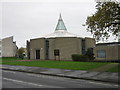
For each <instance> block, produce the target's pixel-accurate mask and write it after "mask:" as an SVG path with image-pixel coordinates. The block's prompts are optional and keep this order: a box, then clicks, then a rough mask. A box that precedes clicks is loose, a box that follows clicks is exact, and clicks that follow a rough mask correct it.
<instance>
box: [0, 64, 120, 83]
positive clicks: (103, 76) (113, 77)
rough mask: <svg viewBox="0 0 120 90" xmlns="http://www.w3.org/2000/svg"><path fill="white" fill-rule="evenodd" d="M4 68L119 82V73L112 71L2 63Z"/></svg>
mask: <svg viewBox="0 0 120 90" xmlns="http://www.w3.org/2000/svg"><path fill="white" fill-rule="evenodd" d="M2 69H3V70H11V71H20V72H27V73H35V74H42V75H51V76H58V77H66V78H74V79H84V80H94V81H102V82H109V83H119V81H118V79H119V78H118V73H112V72H97V71H83V70H67V69H54V68H41V67H29V66H14V65H2Z"/></svg>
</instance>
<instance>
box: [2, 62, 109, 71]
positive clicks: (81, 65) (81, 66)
mask: <svg viewBox="0 0 120 90" xmlns="http://www.w3.org/2000/svg"><path fill="white" fill-rule="evenodd" d="M2 64H7V65H21V66H33V67H45V68H59V69H71V70H91V69H94V68H98V67H101V66H104V65H106V64H109V63H108V62H72V61H13V62H2Z"/></svg>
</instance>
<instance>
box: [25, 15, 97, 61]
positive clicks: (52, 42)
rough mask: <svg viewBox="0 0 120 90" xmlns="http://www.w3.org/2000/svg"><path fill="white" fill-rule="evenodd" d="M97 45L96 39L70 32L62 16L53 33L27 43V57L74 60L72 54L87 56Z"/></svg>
mask: <svg viewBox="0 0 120 90" xmlns="http://www.w3.org/2000/svg"><path fill="white" fill-rule="evenodd" d="M95 43H96V42H95V39H94V38H88V37H85V38H82V37H80V36H79V35H75V34H72V33H70V32H68V30H67V28H66V26H65V24H64V22H63V19H62V17H61V15H60V17H59V20H58V23H57V26H56V28H55V31H54V32H53V33H51V34H48V35H45V36H44V37H40V38H35V39H30V41H27V56H28V58H29V59H41V60H72V57H71V55H72V54H85V52H86V51H87V49H88V48H94V46H95Z"/></svg>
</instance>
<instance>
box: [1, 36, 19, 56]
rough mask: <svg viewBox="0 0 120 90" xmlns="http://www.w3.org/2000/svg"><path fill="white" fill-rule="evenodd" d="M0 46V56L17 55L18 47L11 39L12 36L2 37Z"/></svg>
mask: <svg viewBox="0 0 120 90" xmlns="http://www.w3.org/2000/svg"><path fill="white" fill-rule="evenodd" d="M0 46H2V49H1V50H2V51H1V52H2V55H1V56H2V57H15V56H16V55H17V50H18V47H17V45H16V42H14V41H13V36H11V37H7V38H3V39H2V41H1V42H0Z"/></svg>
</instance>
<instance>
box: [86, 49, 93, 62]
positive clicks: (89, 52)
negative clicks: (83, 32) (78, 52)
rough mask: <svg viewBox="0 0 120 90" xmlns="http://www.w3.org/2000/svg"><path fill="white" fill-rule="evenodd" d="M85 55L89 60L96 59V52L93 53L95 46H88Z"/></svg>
mask: <svg viewBox="0 0 120 90" xmlns="http://www.w3.org/2000/svg"><path fill="white" fill-rule="evenodd" d="M85 56H87V57H88V60H89V61H91V60H94V59H95V57H94V53H93V48H88V49H87V51H86V53H85Z"/></svg>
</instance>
